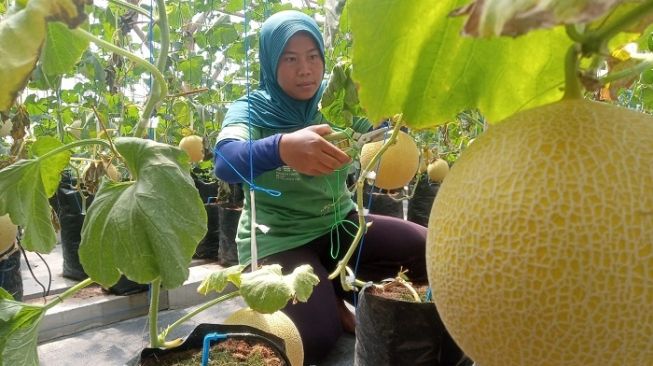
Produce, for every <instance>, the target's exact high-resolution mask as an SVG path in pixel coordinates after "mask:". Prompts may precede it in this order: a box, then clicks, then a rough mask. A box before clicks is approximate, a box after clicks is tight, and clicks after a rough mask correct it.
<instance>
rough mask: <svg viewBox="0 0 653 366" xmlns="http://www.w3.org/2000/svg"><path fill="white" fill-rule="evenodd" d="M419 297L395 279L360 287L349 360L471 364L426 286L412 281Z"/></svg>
mask: <svg viewBox="0 0 653 366" xmlns="http://www.w3.org/2000/svg"><path fill="white" fill-rule="evenodd" d="M413 288H414V289H415V290H416V291H417V293H418V295H419V297H420V300H421V301H422V302H416V301H415V299H414V298H413V295H412V294H411V292H410V291H409V290H408V289H407V288H406V287H405V286H403V285H402V284H400V283H399V282H393V283H390V284H387V285H386V286H384V288H383V289H379V288H377V287H375V286H370V287H367V288H365V289H363V290H361V292H360V294H359V302H358V306H357V308H356V320H357V325H356V346H355V358H354V365H357V366H367V365H375V366H376V365H393V366H402V365H406V366H409V365H410V366H417V365H430V366H471V365H472V364H473V362H472V361H471V360H470V359H468V358H467V357H465V355H464V353H463V352H462V350H460V348H459V347H458V345H456V343H455V342H454V340H453V339H452V338H451V336H450V335H449V333H448V332H447V330H446V328H445V327H444V324H443V323H442V321H441V320H440V317H439V315H438V313H437V309H436V307H435V305H434V304H433V303H432V302H425V298H426V292H427V289H428V287H427V285H413Z"/></svg>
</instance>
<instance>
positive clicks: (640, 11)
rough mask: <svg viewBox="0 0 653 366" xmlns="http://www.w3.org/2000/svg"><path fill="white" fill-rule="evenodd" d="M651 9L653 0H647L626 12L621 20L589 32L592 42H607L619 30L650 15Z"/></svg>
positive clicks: (652, 8)
mask: <svg viewBox="0 0 653 366" xmlns="http://www.w3.org/2000/svg"><path fill="white" fill-rule="evenodd" d="M651 11H653V0H647V1H645V2H643V3H641V4H640V5H638V6H637V7H635V8H633V9H632V10H630V11H629V12H627V13H625V14H624V15H623V16H622V17H621V19H619V21H616V22H614V23H612V24H610V25H609V26H607V27H605V28H601V29H598V30H597V31H596V32H594V33H590V34H588V35H589V38H590V39H591V41H590V42H597V44H602V43H604V42H607V41H608V40H609V39H610V38H612V37H614V36H615V35H617V34H618V33H619V32H622V31H624V30H625V29H626V28H627V27H628V26H630V25H632V24H634V23H635V22H637V21H638V20H640V19H642V18H643V17H645V16H647V15H649V14H650V12H651Z"/></svg>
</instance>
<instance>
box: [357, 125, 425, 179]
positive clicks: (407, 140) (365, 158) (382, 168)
mask: <svg viewBox="0 0 653 366" xmlns="http://www.w3.org/2000/svg"><path fill="white" fill-rule="evenodd" d="M383 144H384V141H377V142H371V143H368V144H365V145H363V148H362V150H361V157H360V163H361V166H362V167H363V168H365V167H367V165H368V164H369V162H370V161H372V158H374V155H376V153H377V152H378V151H379V150H380V149H381V147H382V146H383ZM418 167H419V149H418V148H417V144H416V143H415V140H414V139H413V138H412V137H411V136H410V135H409V134H407V133H405V132H403V131H399V134H398V135H397V141H396V142H395V143H394V144H393V145H391V146H389V147H388V148H387V149H386V150H385V151H384V152H383V155H381V159H380V161H379V162H378V167H374V169H372V170H373V171H374V172H376V179H375V180H374V185H375V186H377V187H379V188H382V189H397V188H402V187H403V186H405V185H407V184H408V182H410V180H411V179H413V177H414V176H415V173H416V172H417V168H418Z"/></svg>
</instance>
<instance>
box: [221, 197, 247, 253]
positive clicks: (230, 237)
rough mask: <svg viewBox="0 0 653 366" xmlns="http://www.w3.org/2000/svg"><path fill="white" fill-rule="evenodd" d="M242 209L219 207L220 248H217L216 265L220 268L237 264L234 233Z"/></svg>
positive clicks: (228, 206)
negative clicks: (220, 266)
mask: <svg viewBox="0 0 653 366" xmlns="http://www.w3.org/2000/svg"><path fill="white" fill-rule="evenodd" d="M242 211H243V210H242V207H238V206H236V207H234V206H233V205H230V204H224V205H220V210H219V212H220V246H219V248H218V252H219V254H218V263H219V264H220V265H222V266H233V265H236V264H238V247H237V245H236V232H237V231H238V221H239V220H240V215H241V214H242Z"/></svg>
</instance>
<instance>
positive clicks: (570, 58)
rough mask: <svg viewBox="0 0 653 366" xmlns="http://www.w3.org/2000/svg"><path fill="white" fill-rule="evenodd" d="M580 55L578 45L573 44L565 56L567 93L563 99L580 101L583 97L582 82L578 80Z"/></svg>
mask: <svg viewBox="0 0 653 366" xmlns="http://www.w3.org/2000/svg"><path fill="white" fill-rule="evenodd" d="M579 57H580V53H579V50H578V44H576V43H574V44H572V45H571V46H570V47H569V49H568V50H567V54H566V56H565V93H564V95H563V96H562V99H580V98H582V97H583V92H582V88H581V86H580V81H579V80H578V66H579Z"/></svg>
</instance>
